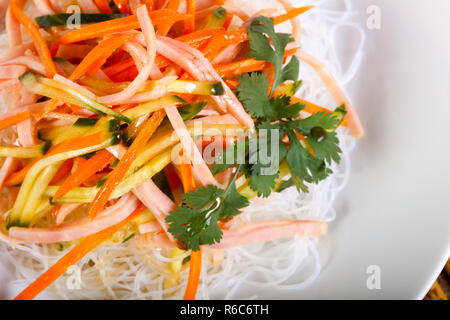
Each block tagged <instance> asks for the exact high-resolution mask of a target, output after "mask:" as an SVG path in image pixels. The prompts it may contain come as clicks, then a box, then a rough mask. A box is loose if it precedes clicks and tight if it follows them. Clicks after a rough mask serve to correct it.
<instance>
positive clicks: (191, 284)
mask: <svg viewBox="0 0 450 320" xmlns="http://www.w3.org/2000/svg"><path fill="white" fill-rule="evenodd" d="M181 160H182V161H181V163H180V176H181V181H182V183H183V188H184V192H185V193H187V192H189V191H192V190H194V189H195V180H194V170H193V168H192V165H191V164H190V162H189V161H188V159H185V157H184V154H183V155H182V156H181ZM201 270H202V249H201V247H200V250H199V251H192V252H191V262H190V269H189V278H188V283H187V286H186V291H185V293H184V300H195V297H196V295H197V289H198V284H199V282H200V272H201Z"/></svg>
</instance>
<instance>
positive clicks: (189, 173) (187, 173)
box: [180, 153, 195, 193]
mask: <svg viewBox="0 0 450 320" xmlns="http://www.w3.org/2000/svg"><path fill="white" fill-rule="evenodd" d="M181 159H182V160H181V162H180V178H181V182H182V183H183V188H184V192H185V193H187V192H189V191H192V190H194V189H195V179H194V171H193V169H192V165H191V163H190V161H189V159H187V157H186V156H185V154H184V153H183V155H182V156H181Z"/></svg>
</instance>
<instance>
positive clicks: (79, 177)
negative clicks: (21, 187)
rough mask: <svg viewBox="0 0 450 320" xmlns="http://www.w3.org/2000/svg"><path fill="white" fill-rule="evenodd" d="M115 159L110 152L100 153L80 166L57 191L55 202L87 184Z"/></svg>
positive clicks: (102, 151) (103, 151)
mask: <svg viewBox="0 0 450 320" xmlns="http://www.w3.org/2000/svg"><path fill="white" fill-rule="evenodd" d="M115 159H116V158H115V157H114V156H113V155H112V154H111V153H110V152H109V151H108V150H101V151H99V152H98V153H97V154H96V155H95V156H93V157H92V158H90V159H88V160H87V161H86V162H84V163H83V164H82V165H80V166H79V167H78V168H77V170H76V171H75V172H74V173H73V174H71V175H70V176H69V177H68V178H67V179H66V181H65V182H64V183H63V184H62V186H61V187H60V188H59V189H58V191H56V193H55V196H54V197H53V201H56V200H58V199H60V198H61V197H62V196H64V195H65V194H67V193H68V192H69V191H70V190H72V189H74V188H76V187H78V186H80V185H81V184H83V183H84V182H86V181H87V180H88V179H89V178H91V177H92V176H93V175H94V174H96V173H97V172H99V171H101V170H103V169H104V168H106V167H107V166H108V165H110V164H111V163H113V162H114V160H115Z"/></svg>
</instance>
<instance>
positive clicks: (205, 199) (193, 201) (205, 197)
mask: <svg viewBox="0 0 450 320" xmlns="http://www.w3.org/2000/svg"><path fill="white" fill-rule="evenodd" d="M223 194H224V191H223V190H222V189H219V188H218V187H216V186H213V185H208V186H206V187H200V188H197V189H195V190H194V191H189V192H188V193H185V194H184V195H183V203H184V204H186V205H187V206H189V207H191V208H192V209H197V210H199V209H202V208H204V207H205V206H207V205H208V204H211V203H213V202H214V201H216V199H217V198H221V197H222V196H223Z"/></svg>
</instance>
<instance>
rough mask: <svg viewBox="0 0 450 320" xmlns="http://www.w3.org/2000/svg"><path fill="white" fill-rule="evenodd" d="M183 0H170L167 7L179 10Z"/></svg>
mask: <svg viewBox="0 0 450 320" xmlns="http://www.w3.org/2000/svg"><path fill="white" fill-rule="evenodd" d="M180 4H181V0H169V3H168V4H167V9H169V10H173V11H178V10H179V9H180Z"/></svg>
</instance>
